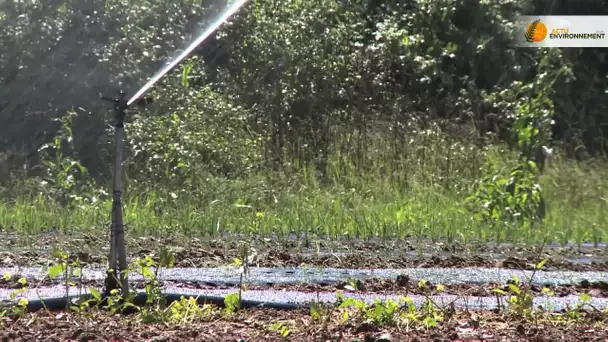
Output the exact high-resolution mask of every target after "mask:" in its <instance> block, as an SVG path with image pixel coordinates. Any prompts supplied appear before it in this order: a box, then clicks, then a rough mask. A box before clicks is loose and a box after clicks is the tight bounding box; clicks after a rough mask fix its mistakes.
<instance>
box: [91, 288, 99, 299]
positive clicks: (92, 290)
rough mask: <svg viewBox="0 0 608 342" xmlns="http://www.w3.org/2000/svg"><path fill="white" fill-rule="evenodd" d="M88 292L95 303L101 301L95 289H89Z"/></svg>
mask: <svg viewBox="0 0 608 342" xmlns="http://www.w3.org/2000/svg"><path fill="white" fill-rule="evenodd" d="M90 291H91V296H93V298H95V299H96V300H97V301H100V300H101V292H99V291H98V290H97V289H95V288H91V289H90Z"/></svg>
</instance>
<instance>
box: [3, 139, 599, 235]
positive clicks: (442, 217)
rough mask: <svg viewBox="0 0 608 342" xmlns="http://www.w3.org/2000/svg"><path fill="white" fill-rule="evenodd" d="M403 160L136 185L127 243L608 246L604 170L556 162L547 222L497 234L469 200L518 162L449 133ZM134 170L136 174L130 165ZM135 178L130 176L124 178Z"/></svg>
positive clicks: (33, 199) (28, 223) (72, 213)
mask: <svg viewBox="0 0 608 342" xmlns="http://www.w3.org/2000/svg"><path fill="white" fill-rule="evenodd" d="M412 139H413V141H414V142H412V143H410V144H408V145H407V146H405V147H402V150H401V151H400V152H399V154H391V152H390V149H385V152H382V151H383V150H382V149H381V146H380V145H382V144H383V143H384V144H385V143H386V141H384V142H383V141H382V140H381V139H375V140H374V139H373V140H372V142H371V143H370V145H369V151H370V152H369V153H368V154H367V155H366V156H365V157H364V161H363V163H361V162H359V163H358V165H359V166H357V165H356V164H357V163H355V161H354V160H353V158H351V157H346V156H344V155H340V154H339V153H335V154H334V155H332V157H331V163H330V166H329V170H330V172H329V175H328V177H327V179H325V180H321V179H320V178H319V177H318V176H317V174H316V172H315V171H314V168H312V167H310V166H293V165H292V168H291V170H289V171H286V172H283V173H281V174H276V173H268V172H266V173H258V174H255V173H254V174H251V175H250V176H247V177H242V178H240V179H234V180H225V179H223V180H222V179H217V178H206V179H205V180H200V181H199V184H201V186H199V187H198V188H194V189H181V190H180V189H179V188H178V187H175V186H170V185H165V186H162V185H155V186H150V185H149V184H145V183H143V184H142V183H140V184H139V185H137V184H136V182H135V181H136V180H128V182H129V183H128V186H127V189H126V193H125V196H124V205H125V211H124V212H125V222H126V223H127V224H128V231H129V234H135V235H138V236H141V235H148V234H152V233H154V234H163V232H181V233H184V234H193V235H205V236H211V237H217V236H222V235H224V234H226V233H245V234H247V233H251V234H259V235H261V236H266V237H268V236H276V237H279V238H284V237H286V236H288V235H289V234H296V235H302V234H305V233H306V234H309V235H313V236H328V237H330V238H334V239H335V238H340V237H345V238H369V237H382V238H387V239H388V238H394V237H398V238H406V237H407V238H410V239H412V238H414V239H415V238H421V239H422V238H430V239H433V240H447V241H448V242H451V241H455V240H458V241H460V242H461V243H462V242H464V243H467V242H468V241H480V242H485V241H496V242H504V241H509V242H523V243H531V244H532V243H540V242H541V241H542V240H544V238H545V237H547V238H548V241H549V242H557V243H561V244H566V243H579V244H580V243H583V242H593V243H600V242H602V241H606V234H607V229H608V216H606V215H605V214H604V213H605V212H606V210H607V209H608V200H607V198H608V171H607V170H608V169H607V168H606V163H605V162H603V161H594V162H588V163H576V162H572V161H569V160H566V159H565V158H562V157H560V156H559V155H557V156H555V157H553V159H552V161H551V163H550V165H549V166H548V167H547V168H546V169H545V171H544V173H543V174H542V175H541V176H540V178H539V183H540V185H541V186H542V189H543V194H544V196H545V198H546V202H547V206H548V213H547V216H546V219H545V220H544V222H543V223H542V224H540V225H537V226H535V227H534V228H533V229H530V228H526V227H522V226H518V225H512V224H497V225H494V226H491V225H488V224H485V223H483V222H480V221H478V220H475V219H473V217H472V215H471V213H470V212H469V211H468V210H467V209H466V205H465V198H466V197H467V195H468V194H470V193H471V192H472V191H473V190H474V186H475V181H476V179H479V178H480V177H481V176H482V175H483V170H482V167H483V165H484V163H485V162H486V161H492V162H493V163H494V164H497V165H499V167H501V168H508V167H509V166H510V165H512V164H513V162H514V160H515V158H514V156H513V155H512V154H511V153H509V152H508V150H506V149H505V148H503V147H500V146H495V147H490V148H488V149H485V150H484V149H479V148H477V147H475V146H474V145H473V144H465V143H462V142H457V141H455V140H454V139H450V138H449V137H448V136H447V135H437V134H435V135H432V134H431V133H428V132H426V133H425V132H422V133H418V136H417V137H416V139H414V138H412ZM131 167H132V166H131ZM127 176H128V174H127ZM19 186H20V185H19V184H17V185H15V186H14V187H13V188H12V189H11V190H12V191H6V193H12V194H15V195H11V196H4V200H2V201H1V202H0V226H1V227H3V228H9V227H13V228H14V229H15V230H16V231H17V232H19V233H28V234H35V233H39V232H43V231H48V230H50V229H57V230H59V231H63V232H75V231H80V232H87V231H89V232H92V231H99V230H100V229H104V228H105V227H108V225H109V219H110V211H111V203H110V199H106V200H98V201H96V202H94V203H91V202H85V201H77V202H73V205H71V206H65V205H62V204H61V203H59V201H57V200H55V199H53V196H51V195H48V194H44V193H43V192H38V193H36V192H34V191H31V190H30V191H25V190H15V189H19Z"/></svg>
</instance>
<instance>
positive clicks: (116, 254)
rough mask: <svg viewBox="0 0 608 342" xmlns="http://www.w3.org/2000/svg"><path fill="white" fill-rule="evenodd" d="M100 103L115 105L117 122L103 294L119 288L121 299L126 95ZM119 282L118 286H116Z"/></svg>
mask: <svg viewBox="0 0 608 342" xmlns="http://www.w3.org/2000/svg"><path fill="white" fill-rule="evenodd" d="M101 98H102V100H105V101H111V102H113V103H114V112H115V118H116V123H115V125H114V127H115V136H116V164H115V168H114V189H113V190H114V191H113V198H112V228H111V231H110V255H109V261H110V262H109V268H108V271H107V276H106V280H105V290H104V295H105V296H106V297H107V296H109V295H111V291H112V290H115V289H118V288H119V287H120V289H121V294H122V297H123V298H126V297H127V296H128V295H129V280H128V276H127V251H126V243H125V229H124V223H123V215H122V202H121V195H122V188H123V182H122V173H123V165H122V163H123V147H124V138H125V124H124V121H125V115H126V111H127V109H128V108H129V105H128V104H127V99H126V95H125V93H124V92H123V91H122V90H121V91H120V92H119V93H118V97H117V98H115V99H112V98H109V97H105V96H102V97H101ZM151 102H153V100H152V99H151V98H146V99H139V100H137V101H136V104H137V105H139V106H142V107H143V106H144V105H146V104H148V103H151ZM119 283H120V286H119Z"/></svg>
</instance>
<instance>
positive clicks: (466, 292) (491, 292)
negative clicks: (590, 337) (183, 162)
mask: <svg viewBox="0 0 608 342" xmlns="http://www.w3.org/2000/svg"><path fill="white" fill-rule="evenodd" d="M166 284H168V285H171V286H172V287H173V286H174V287H182V288H189V289H227V288H238V285H237V284H234V285H232V286H230V285H226V284H213V283H198V282H184V283H176V282H166ZM518 287H519V288H520V289H521V290H524V289H529V290H530V292H531V293H532V295H534V296H543V295H547V296H548V295H550V296H554V297H565V296H568V295H580V294H581V293H586V294H589V295H590V296H592V297H595V298H606V297H608V283H603V282H602V283H589V282H583V283H581V284H577V285H572V286H543V287H540V286H535V285H532V286H530V287H528V286H527V284H521V283H520V284H519V285H518ZM245 289H249V290H279V291H280V290H284V291H301V292H313V293H314V292H335V291H343V292H359V293H380V294H386V295H403V296H407V295H408V294H412V295H435V294H439V293H443V294H451V295H458V296H474V297H493V296H496V291H495V290H497V289H498V290H502V291H504V292H505V293H507V294H508V293H511V291H510V288H509V284H486V285H476V284H466V283H461V284H446V285H443V284H432V283H428V282H425V284H424V286H422V287H420V286H419V283H418V281H412V280H410V279H408V278H407V277H398V278H397V279H395V280H393V279H369V280H366V281H360V280H357V281H351V282H344V283H339V284H335V285H333V284H306V283H302V284H265V285H259V284H255V285H254V284H252V285H247V284H245ZM511 294H512V293H511Z"/></svg>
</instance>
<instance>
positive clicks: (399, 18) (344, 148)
mask: <svg viewBox="0 0 608 342" xmlns="http://www.w3.org/2000/svg"><path fill="white" fill-rule="evenodd" d="M224 5H225V4H224V2H221V1H217V3H216V2H213V3H212V4H211V5H203V4H202V2H201V1H197V0H179V1H170V2H167V1H162V0H137V1H126V0H108V1H97V0H96V1H83V0H53V1H44V2H38V1H34V0H26V1H8V2H3V3H1V4H0V25H1V27H2V30H1V31H0V64H1V65H3V66H4V68H3V69H2V72H1V73H0V165H1V167H0V185H3V186H4V188H5V191H6V192H5V194H6V196H9V194H10V196H14V194H15V192H14V191H12V190H10V189H13V188H15V187H17V186H18V184H17V183H18V182H21V181H23V180H24V179H25V178H29V181H28V184H37V185H35V186H33V185H32V186H30V187H29V188H28V189H36V190H32V191H34V192H40V191H42V192H43V193H46V194H47V196H50V197H53V196H55V197H56V196H58V194H63V195H61V196H64V197H66V196H67V197H66V199H65V200H66V201H69V198H81V197H82V196H83V194H84V193H89V194H90V195H91V196H98V195H99V193H97V194H96V195H93V193H94V192H95V191H94V190H93V189H95V188H99V187H107V184H108V182H109V180H110V178H111V175H112V168H111V164H112V163H113V159H112V156H113V150H112V135H111V133H112V131H113V130H112V128H111V126H108V125H107V124H108V123H111V116H109V113H108V109H109V108H108V107H107V105H105V104H104V103H103V102H101V101H98V100H97V98H98V95H99V93H108V92H113V91H115V90H117V88H118V87H122V88H125V89H126V90H128V91H129V92H131V93H132V92H134V91H135V90H136V87H137V86H140V85H141V84H142V83H143V82H144V81H145V80H146V77H150V76H151V75H152V74H153V73H154V72H155V71H156V69H157V68H159V67H160V66H161V65H162V63H163V62H164V61H165V60H166V59H168V58H170V57H171V56H174V55H175V54H176V51H177V50H178V49H179V48H183V47H184V44H185V42H187V41H188V40H192V38H193V36H194V35H196V34H197V33H198V32H200V30H201V27H200V26H199V25H200V24H202V25H203V26H204V24H205V23H209V22H210V21H211V20H212V19H213V17H214V16H215V15H216V14H217V13H218V12H219V11H220V10H221V9H222V8H223V6H224ZM606 12H608V5H606V4H605V2H604V1H602V0H586V1H580V0H567V1H560V2H555V1H548V0H519V1H518V0H504V1H475V0H467V1H456V0H419V1H413V0H412V1H375V0H357V1H348V2H344V1H338V0H309V1H296V0H294V1H274V0H273V1H266V0H251V1H250V2H249V3H248V4H247V5H246V6H245V7H244V8H243V9H242V10H241V11H240V12H239V13H237V15H235V16H234V17H233V18H232V19H231V20H230V21H229V22H227V23H226V24H225V25H223V26H222V27H221V28H220V30H219V31H218V32H216V33H215V34H213V35H212V36H211V37H209V39H207V40H206V41H205V42H204V43H203V44H202V45H201V46H200V47H199V48H198V49H197V50H196V51H195V53H194V56H193V57H192V58H190V59H189V60H188V61H186V62H184V63H182V65H180V66H179V67H178V68H176V69H175V70H174V71H173V72H171V73H170V74H169V75H167V76H166V77H165V79H164V80H163V81H162V82H160V83H159V84H158V85H157V86H156V87H155V88H154V89H153V90H152V93H153V94H154V96H155V97H156V102H155V105H154V106H152V107H151V108H149V109H146V110H141V111H134V112H132V113H131V115H130V116H129V118H128V120H127V138H128V146H127V148H128V152H127V161H126V166H127V168H126V169H127V175H128V176H127V177H128V178H127V186H129V187H131V186H133V187H135V188H137V189H139V190H145V189H151V188H152V187H157V186H160V187H166V188H167V189H173V190H174V191H178V190H181V191H185V192H190V193H191V195H192V196H195V194H197V193H200V191H202V190H200V189H204V188H205V187H206V186H207V185H209V184H211V183H214V182H217V181H218V179H222V180H227V181H233V182H234V183H233V184H237V185H235V186H238V187H239V189H242V188H244V186H242V183H239V182H242V181H243V180H244V179H249V180H252V179H253V180H255V184H256V186H259V187H260V193H264V194H265V195H260V196H258V197H259V198H267V199H268V200H270V198H274V201H275V202H276V197H272V196H275V195H274V194H275V192H276V186H278V185H273V182H274V181H276V179H277V178H276V177H274V176H279V178H280V179H282V181H286V182H285V183H282V184H283V185H282V186H285V184H287V185H289V186H295V185H296V184H297V185H302V186H305V187H306V186H309V184H308V183H307V180H309V179H310V178H309V176H310V174H309V172H311V170H314V171H315V172H314V177H313V178H316V177H317V176H318V179H319V181H320V182H322V183H323V184H322V185H324V186H329V185H332V184H333V185H332V186H338V187H342V188H344V189H346V188H348V187H353V188H354V187H356V186H357V184H360V183H358V182H359V181H354V180H353V179H355V178H356V179H359V180H363V179H370V180H373V179H374V178H376V177H380V178H382V179H384V178H386V179H389V180H390V182H392V183H391V184H393V186H394V187H398V188H399V191H400V192H403V193H406V192H407V191H414V189H418V188H419V187H420V186H423V187H427V188H433V189H435V187H439V188H442V189H443V190H441V191H444V192H445V193H448V194H450V196H456V197H455V198H459V199H464V198H468V200H469V203H468V204H469V209H470V210H472V211H473V212H474V213H476V214H475V215H477V216H476V217H478V218H479V219H480V220H482V221H484V222H487V221H488V220H489V221H490V222H493V223H495V224H498V223H497V222H504V221H508V222H517V224H522V225H524V226H526V227H528V226H531V225H534V224H537V222H539V221H542V220H543V218H544V217H545V209H546V208H545V198H544V197H543V196H542V192H541V190H540V189H541V188H540V186H539V182H540V181H539V175H540V174H541V172H543V171H544V165H545V158H546V153H544V152H543V151H547V150H549V149H550V148H559V149H560V150H561V151H564V152H565V153H566V156H567V158H577V159H578V160H584V159H589V158H594V157H597V156H602V154H603V152H604V150H605V148H606V147H607V146H608V145H607V143H606V141H607V140H606V138H607V137H608V117H606V115H605V113H606V112H607V109H608V97H607V96H606V91H607V89H608V62H607V61H606V50H605V49H516V48H513V47H511V46H510V41H511V39H512V34H513V30H514V29H515V28H514V27H513V25H512V24H511V23H512V22H513V20H514V19H515V17H516V16H517V15H519V14H522V13H543V14H595V15H600V14H608V13H606ZM66 113H70V114H69V115H67V114H66ZM106 114H108V115H106ZM66 115H67V116H66ZM62 118H63V119H62ZM66 118H69V120H68V121H69V122H68V123H69V125H68V124H67V123H66V122H67V121H66V120H67V119H66ZM58 122H59V123H58ZM61 122H63V125H61V124H60V123H61ZM66 127H69V130H67V131H66V129H67V128H66ZM56 137H59V138H56ZM45 144H46V145H45ZM504 146H508V147H509V149H510V151H511V152H509V153H513V155H514V159H513V160H510V161H508V162H505V164H509V165H508V166H504V165H503V166H504V167H502V168H499V167H497V165H496V159H495V158H491V157H488V156H487V155H486V151H488V150H492V149H493V148H500V149H502V148H504ZM41 147H44V148H42V149H41ZM506 155H507V153H506V152H505V156H506ZM505 158H506V157H505ZM484 165H485V166H484ZM260 175H263V177H260ZM347 175H348V176H347ZM281 177H287V178H281ZM262 179H265V180H262ZM40 180H42V182H40ZM332 182H333V183H332ZM40 184H42V185H40ZM41 186H42V188H40V187H41ZM220 188H221V186H220ZM273 188H274V189H273ZM7 189H9V190H7ZM256 189H257V188H256ZM74 192H78V193H79V194H78V195H74ZM70 193H72V195H69V194H70ZM269 194H273V195H272V196H271V195H269ZM70 196H71V197H70ZM265 196H266V197H265ZM254 197H255V196H254ZM270 201H271V202H272V200H270Z"/></svg>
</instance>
